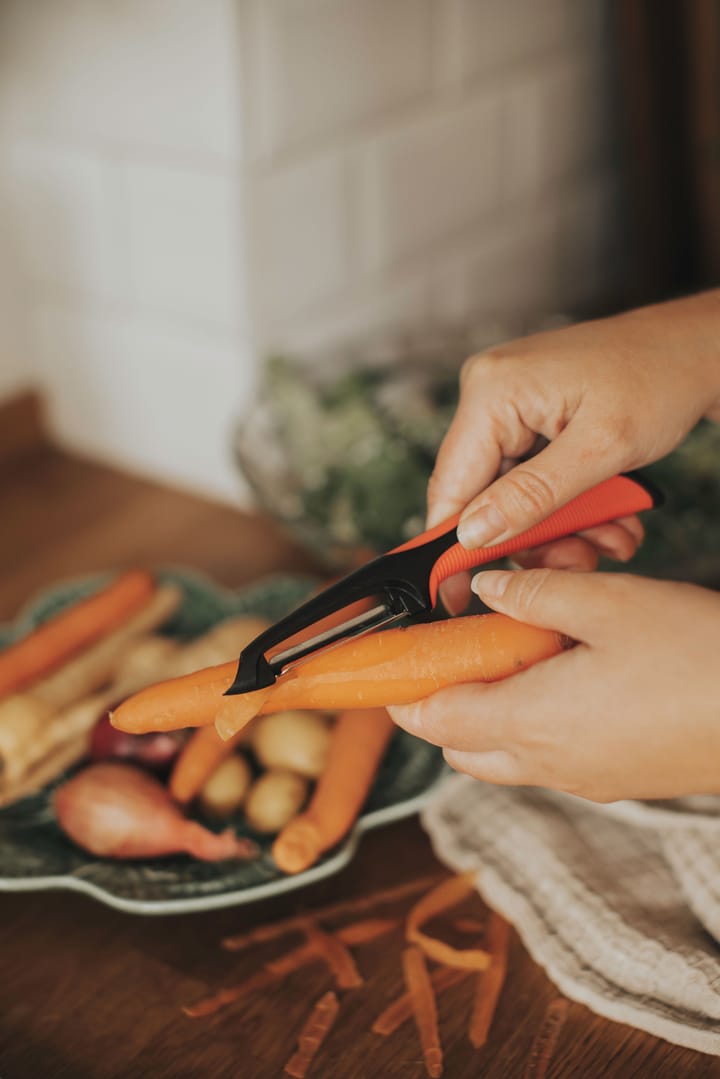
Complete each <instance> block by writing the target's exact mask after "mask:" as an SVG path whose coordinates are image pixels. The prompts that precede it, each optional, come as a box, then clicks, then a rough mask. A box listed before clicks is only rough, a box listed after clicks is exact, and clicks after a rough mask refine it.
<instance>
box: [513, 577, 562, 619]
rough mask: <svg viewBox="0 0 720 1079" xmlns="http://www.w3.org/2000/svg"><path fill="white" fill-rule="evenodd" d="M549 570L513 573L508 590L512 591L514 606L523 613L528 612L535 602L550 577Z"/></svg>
mask: <svg viewBox="0 0 720 1079" xmlns="http://www.w3.org/2000/svg"><path fill="white" fill-rule="evenodd" d="M552 573H553V571H552V570H551V569H529V570H524V571H523V572H522V573H514V574H513V577H512V580H511V582H510V585H509V588H511V589H512V594H513V600H514V602H515V605H516V606H517V607H518V608H519V609H520V610H523V611H530V610H532V608H533V607H534V605H535V603H536V602H537V600H538V598H539V596H540V595H541V594H542V592H543V590H544V589H545V588H546V587H547V583H548V581H549V579H550V577H551V576H552Z"/></svg>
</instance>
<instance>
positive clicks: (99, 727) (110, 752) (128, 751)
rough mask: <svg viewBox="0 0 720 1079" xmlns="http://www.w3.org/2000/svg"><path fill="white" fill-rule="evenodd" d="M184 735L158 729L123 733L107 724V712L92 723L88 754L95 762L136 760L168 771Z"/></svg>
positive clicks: (156, 770) (156, 769)
mask: <svg viewBox="0 0 720 1079" xmlns="http://www.w3.org/2000/svg"><path fill="white" fill-rule="evenodd" d="M184 741H185V734H184V732H182V731H160V732H159V733H157V734H125V733H124V732H123V731H118V730H116V729H115V727H113V726H112V724H111V723H110V716H109V713H108V712H105V713H103V715H102V716H101V718H100V719H99V720H98V722H97V724H96V725H95V729H94V730H93V733H92V738H91V740H90V756H91V758H92V759H93V760H95V761H101V760H110V759H119V760H126V761H136V762H137V763H138V764H142V765H143V766H144V767H145V768H150V769H152V771H153V772H161V773H162V772H167V771H168V769H169V768H170V765H171V764H172V763H173V761H174V760H175V758H176V757H177V755H178V753H179V752H180V749H181V748H182V745H183V742H184Z"/></svg>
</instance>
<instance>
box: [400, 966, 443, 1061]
mask: <svg viewBox="0 0 720 1079" xmlns="http://www.w3.org/2000/svg"><path fill="white" fill-rule="evenodd" d="M402 960H403V973H404V975H405V985H406V986H407V991H408V994H409V996H410V1000H411V1003H412V1009H413V1014H414V1015H415V1025H416V1027H417V1029H418V1034H419V1035H420V1045H421V1046H422V1051H423V1056H424V1057H425V1068H426V1070H427V1073H428V1075H430V1076H433V1077H437V1076H440V1075H442V1072H443V1055H442V1046H441V1045H440V1035H439V1033H438V1017H437V1005H436V1003H435V992H434V990H433V987H432V982H431V981H430V975H429V974H428V969H427V966H426V965H425V956H424V955H423V953H422V952H421V951H420V949H419V948H415V947H410V948H406V949H405V951H404V952H403V957H402Z"/></svg>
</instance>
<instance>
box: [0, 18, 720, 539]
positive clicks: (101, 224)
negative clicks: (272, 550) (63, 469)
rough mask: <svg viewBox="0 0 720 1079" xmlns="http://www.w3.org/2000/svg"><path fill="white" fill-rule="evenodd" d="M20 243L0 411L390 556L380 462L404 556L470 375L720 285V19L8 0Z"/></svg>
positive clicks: (5, 113)
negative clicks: (508, 354)
mask: <svg viewBox="0 0 720 1079" xmlns="http://www.w3.org/2000/svg"><path fill="white" fill-rule="evenodd" d="M0 236H1V237H2V242H1V243H0V399H1V398H8V397H10V396H12V395H13V394H15V393H17V392H18V391H20V390H21V389H23V388H25V387H30V386H31V387H37V388H39V389H40V390H41V391H42V392H43V394H44V397H45V401H46V405H47V410H48V417H49V424H50V427H51V430H52V434H53V437H54V439H55V440H56V441H57V442H59V443H60V444H61V445H62V446H64V447H67V448H68V449H69V450H71V451H73V452H77V453H80V454H82V455H86V456H90V457H92V458H94V459H97V460H100V461H103V462H109V463H111V464H113V465H119V466H120V467H122V468H126V469H128V470H132V471H136V472H138V473H141V474H145V475H150V476H153V477H156V478H158V479H160V480H162V481H164V482H169V483H171V484H174V485H179V486H181V487H185V488H187V489H189V490H195V491H200V492H203V493H205V494H207V495H208V496H210V497H214V498H220V499H222V500H225V501H229V502H232V503H233V504H248V503H249V501H250V500H251V497H252V496H251V494H250V492H249V490H248V487H247V486H246V485H243V482H242V480H241V478H240V471H239V469H238V467H237V465H238V460H237V458H238V456H239V458H240V461H241V463H242V465H243V472H244V474H245V475H246V477H249V478H250V480H251V486H254V489H255V496H256V497H257V494H258V491H259V490H262V489H263V488H264V489H265V491H266V493H267V498H268V502H269V504H270V507H269V508H271V509H275V510H276V511H277V512H278V514H279V515H280V516H283V515H285V516H286V517H288V518H291V517H293V515H294V516H295V517H296V518H297V519H303V520H304V521H306V522H307V520H308V518H309V517H312V515H313V513H314V514H315V516H316V518H317V520H318V521H320V522H322V521H323V520H324V521H328V520H329V519H330V518H332V519H333V521H334V522H335V525H334V527H335V531H336V534H337V536H336V538H338V540H339V541H340V542H343V541H347V542H348V543H355V542H357V543H360V544H362V543H363V542H365V543H366V544H368V545H369V546H371V547H372V546H375V545H378V544H381V543H382V542H384V540H385V538H386V536H385V533H384V532H383V530H382V527H380V526H379V525H377V520H376V523H375V524H374V525H372V524H368V525H367V527H361V528H359V530H357V532H356V531H353V527H352V521H350V520H349V519H350V518H353V517H354V518H355V519H357V516H358V512H359V511H358V509H357V507H358V505H361V506H362V505H366V503H367V500H368V497H369V496H368V490H367V488H368V485H369V482H370V481H369V480H368V477H371V483H372V486H373V488H374V489H375V490H377V489H379V488H380V487H382V483H384V482H385V480H384V479H382V477H380V478H379V477H378V474H377V473H374V472H373V471H372V470H370V471H369V472H368V462H371V463H372V461H373V460H375V461H377V460H380V459H382V460H383V461H384V463H385V465H386V466H387V464H388V460H390V461H391V462H393V461H394V462H395V463H394V464H392V463H391V465H390V471H391V472H392V474H393V475H394V476H395V481H396V482H395V487H393V485H392V483H390V481H388V485H386V487H382V489H383V490H387V491H389V498H390V502H391V503H392V502H393V501H396V494H395V492H396V490H397V489H398V487H397V481H398V478H399V482H400V488H401V489H402V490H403V491H406V492H407V491H410V490H412V492H413V493H412V494H411V495H408V496H407V499H406V502H407V505H403V507H402V511H401V519H400V518H399V519H398V521H395V520H393V521H391V526H390V531H391V533H397V532H402V531H403V530H404V531H405V532H408V531H410V530H412V528H413V527H415V526H416V524H417V521H418V520H419V519H421V518H418V512H419V510H421V504H422V490H423V486H424V481H425V478H426V475H427V471H428V469H429V465H430V463H431V460H432V455H433V452H434V447H435V445H436V443H437V440H438V439H439V437H440V436H441V433H442V427H443V424H444V423H445V422H446V421H447V418H448V416H449V415H450V414H451V411H452V390H451V389H448V386H450V385H451V384H454V371H455V369H456V367H457V365H458V364H459V362H460V361H461V359H462V358H463V356H464V355H465V354H467V351H468V350H472V349H473V348H477V347H481V346H482V345H483V344H487V343H491V342H492V341H494V340H498V339H499V338H502V337H509V336H513V335H517V334H519V333H523V332H526V331H527V330H529V329H536V328H542V327H543V326H546V325H551V324H553V323H554V322H556V321H558V320H559V319H563V318H577V317H584V316H586V315H593V314H603V313H607V312H611V311H614V310H618V309H620V308H622V307H626V306H629V305H632V304H637V303H641V302H645V301H648V300H652V299H656V298H661V297H665V296H670V295H677V294H679V293H682V292H683V291H686V290H689V289H693V288H698V287H702V286H704V285H707V284H711V283H718V279H719V278H720V4H718V3H717V2H715V0H686V2H684V0H675V2H670V0H542V2H539V0H392V2H391V3H388V2H386V0H114V2H112V3H110V2H105V3H102V2H99V0H0ZM269 357H275V362H274V366H273V367H272V368H271V371H270V374H269V375H268V376H267V378H266V377H265V376H264V375H263V370H264V362H265V360H266V359H267V358H269ZM288 357H290V358H292V357H299V358H300V368H296V367H294V366H293V364H292V363H288V360H287V358H288ZM368 365H369V368H370V371H371V372H372V371H374V372H375V374H372V373H371V374H370V375H367V374H365V375H363V376H362V377H360V378H358V377H356V376H357V374H358V372H367V369H368ZM395 368H397V370H398V371H401V370H402V371H404V372H405V373H404V374H403V375H402V377H400V378H399V380H398V379H396V380H395V383H393V378H392V376H390V378H389V381H390V384H391V385H390V389H389V390H388V389H387V386H386V382H387V380H388V377H387V372H388V370H390V371H392V370H394V369H395ZM297 370H302V372H303V374H302V377H300V376H298V374H297ZM379 370H382V372H383V374H382V376H381V377H378V375H377V372H378V371H379ZM408 370H409V371H410V372H411V373H413V374H412V377H408ZM418 371H420V372H422V377H421V378H418ZM333 372H334V373H335V374H338V373H340V374H341V375H342V378H341V384H340V388H339V390H338V388H337V386H335V387H334V388H333V387H332V386H331V387H330V388H329V389H328V377H329V373H330V374H332V373H333ZM448 372H449V374H448ZM348 373H349V376H350V377H348ZM318 378H319V379H320V383H322V385H318V383H317V380H318ZM268 380H269V381H268ZM273 380H274V381H273ZM323 380H324V382H323ZM333 394H334V396H333ZM283 395H284V396H283ZM328 395H329V396H328ZM280 400H282V402H284V405H283V408H281V409H280V410H279V411H278V410H277V408H276V405H275V402H277V401H280ZM258 402H260V403H258ZM298 402H300V404H298ZM398 402H400V406H402V407H399V405H398ZM407 402H409V404H408V407H407V408H406V407H405V403H407ZM293 403H294V404H293ZM411 406H412V407H411ZM293 407H294V409H295V411H294V413H293ZM283 409H284V410H283ZM326 414H329V415H330V424H331V426H330V428H329V430H331V432H334V433H333V435H332V438H337V439H338V440H339V441H338V442H337V443H333V441H332V438H329V437H328V436H327V435H326V433H325V431H326V429H325V428H324V427H323V423H324V417H325V416H326ZM298 417H299V419H298ZM303 417H304V420H303ZM378 417H380V420H378ZM380 421H382V424H381V426H382V431H381V432H379V428H378V424H379V423H380ZM293 424H294V426H293ZM353 424H355V426H353ZM408 427H412V430H411V431H410V433H408V430H407V429H406V428H408ZM284 430H286V431H288V432H290V433H291V434H292V433H293V432H294V433H295V435H296V436H297V440H296V441H295V442H292V439H290V441H289V442H288V444H287V445H285V447H284V450H285V458H286V459H285V460H284V461H283V460H280V459H279V458H280V456H281V454H280V449H279V446H280V444H281V443H282V432H283V431H284ZM298 431H299V433H298ZM309 431H310V432H311V433H312V432H313V431H314V432H315V434H317V433H318V432H323V440H324V449H325V453H326V454H328V453H330V455H331V456H333V457H334V459H335V464H336V465H337V462H338V460H340V458H341V457H342V454H343V453H345V452H348V453H349V452H350V449H352V454H354V456H353V459H352V462H351V464H352V466H353V467H354V468H355V471H356V473H361V474H362V477H364V478H363V479H362V482H361V483H360V484H359V486H358V487H357V488H355V487H354V488H353V489H352V492H351V493H348V492H347V491H346V492H345V494H344V495H343V496H342V497H341V498H340V501H339V502H338V500H337V497H336V496H337V489H338V484H342V482H344V480H343V479H342V477H341V478H340V479H339V478H338V474H337V473H338V469H337V467H336V469H335V474H333V476H332V477H329V472H328V468H327V462H323V460H322V459H321V456H322V455H321V454H320V451H319V450H318V448H317V446H316V445H309V441H310V436H309V434H308V432H309ZM341 432H345V435H346V438H345V442H348V439H349V441H350V442H351V443H352V446H351V447H350V448H349V447H348V446H347V445H345V443H343V444H342V445H341V441H342V439H341ZM348 432H350V434H351V436H352V437H350V436H349V435H348ZM371 436H372V437H371ZM363 438H365V442H363ZM373 438H374V439H375V441H374V442H373V441H372V440H373ZM408 439H410V443H411V444H412V445H411V451H409V450H408V448H407V447H408ZM303 440H304V441H303ZM388 440H389V441H388ZM359 443H362V446H364V449H363V448H362V446H361V449H360V450H358V444H359ZM248 444H249V446H250V448H248ZM253 446H254V451H253ZM388 446H390V448H391V452H390V454H389V456H388ZM233 447H234V451H233ZM353 447H354V448H353ZM714 447H715V443H712V444H711V447H710V449H708V444H707V442H705V443H703V445H702V446H701V452H700V457H701V462H700V465H697V464H696V463H695V462H694V459H693V460H692V461H690V463H689V464H688V463H687V460H685V459H684V460H683V461H682V462H681V463H680V466H679V467H680V468H681V470H682V469H686V470H687V469H689V470H690V473H692V474H700V476H701V480H700V482H701V484H702V485H704V486H702V490H703V491H704V492H705V494H706V495H708V493H709V494H712V495H713V497H714V496H715V495H716V494H717V479H716V473H717V458H716V454H715V448H714ZM303 454H304V455H305V457H306V458H307V461H305V458H304V457H302V455H303ZM393 454H395V457H393ZM273 455H274V456H273ZM253 456H254V458H255V460H254V461H253V460H252V458H253ZM288 456H291V457H293V456H294V457H295V458H296V459H295V461H294V464H295V466H296V468H297V467H298V464H297V462H298V460H300V459H301V458H302V461H303V463H306V464H307V468H306V469H305V472H304V473H303V476H302V477H301V480H298V479H297V476H295V477H294V478H293V477H292V476H288V462H287V457H288ZM406 458H408V459H409V458H412V460H411V461H410V463H409V464H408V462H407V460H406ZM273 460H274V464H273ZM398 462H400V463H398ZM703 462H704V463H703ZM268 469H270V471H269V472H268V471H267V470H268ZM273 469H274V471H273ZM323 469H324V471H323ZM403 469H405V471H403ZM698 469H699V473H698ZM313 470H314V471H313ZM386 472H387V467H386ZM346 473H347V470H345V472H343V476H345V475H346ZM384 475H385V474H384ZM381 480H382V483H381ZM300 483H301V484H304V485H305V486H304V488H303V490H304V491H305V493H307V491H309V492H310V495H311V496H313V497H314V498H315V501H314V503H313V501H312V497H304V498H303V499H301V500H300V501H298V484H300ZM293 484H294V486H293ZM333 484H334V486H333ZM318 492H320V495H318ZM343 498H344V501H343ZM273 499H279V503H278V505H277V506H276V505H275V504H274V503H273ZM293 499H294V502H293ZM358 499H359V500H360V501H359V502H358ZM363 499H364V500H365V501H364V502H363ZM688 500H689V503H690V507H689V508H690V510H691V511H693V512H695V513H696V516H695V518H694V521H695V523H696V524H697V520H698V518H697V504H696V502H697V500H696V499H695V496H694V495H692V493H691V494H690V495H689V496H688ZM389 512H390V511H389V510H387V509H383V510H382V511H378V510H377V506H376V507H375V518H376V519H377V518H378V517H380V518H381V519H382V520H384V521H385V522H387V519H388V517H387V514H388V513H389ZM343 528H344V531H343ZM717 538H718V537H717V536H715V538H714V540H713V544H714V549H715V550H716V549H717V542H716V541H717Z"/></svg>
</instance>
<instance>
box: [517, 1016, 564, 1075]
mask: <svg viewBox="0 0 720 1079" xmlns="http://www.w3.org/2000/svg"><path fill="white" fill-rule="evenodd" d="M569 1011H570V1001H569V1000H566V999H565V997H556V998H555V1000H551V1001H550V1003H549V1004H548V1006H547V1008H546V1010H545V1015H544V1016H543V1021H542V1023H541V1025H540V1029H539V1030H538V1032H537V1034H536V1035H535V1037H534V1038H533V1042H532V1045H531V1046H530V1055H529V1057H528V1062H527V1067H526V1069H525V1079H545V1076H546V1075H547V1072H548V1068H549V1067H550V1061H551V1060H552V1055H553V1053H554V1052H555V1047H556V1045H557V1043H558V1039H559V1037H560V1032H561V1030H562V1028H563V1026H564V1024H565V1020H566V1019H567V1015H568V1012H569Z"/></svg>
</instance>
